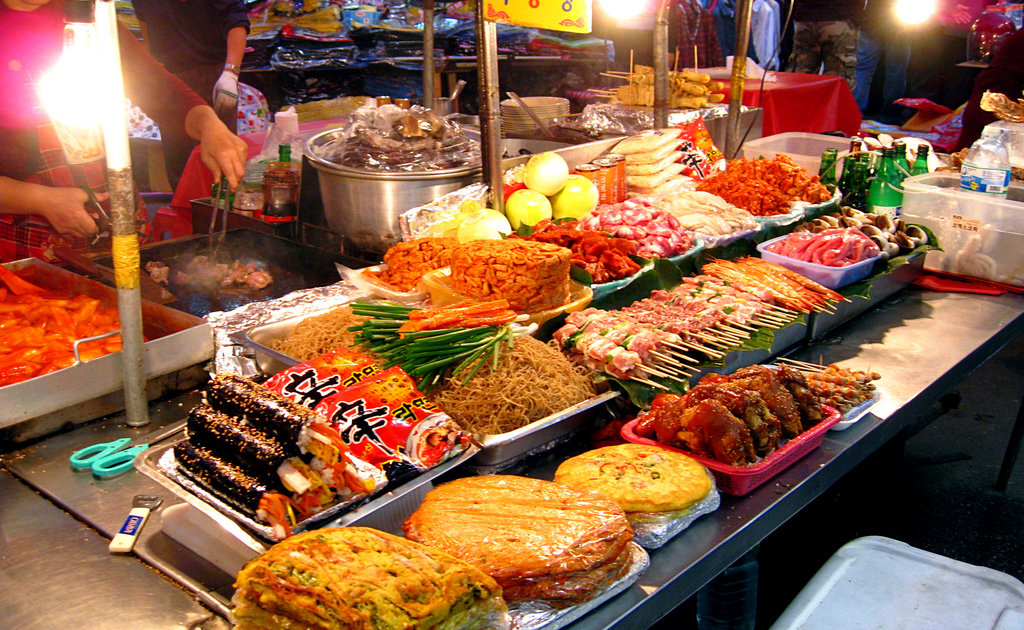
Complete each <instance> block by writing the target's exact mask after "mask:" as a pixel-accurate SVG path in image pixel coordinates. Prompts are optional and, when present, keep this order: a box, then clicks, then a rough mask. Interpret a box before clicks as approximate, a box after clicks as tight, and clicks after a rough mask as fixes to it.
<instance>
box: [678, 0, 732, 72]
mask: <svg viewBox="0 0 1024 630" xmlns="http://www.w3.org/2000/svg"><path fill="white" fill-rule="evenodd" d="M673 10H674V11H676V12H677V15H676V16H673V18H672V19H673V20H674V22H675V23H676V24H678V25H679V30H678V31H677V37H676V55H677V57H678V60H679V61H678V66H679V69H683V68H694V67H700V68H710V67H714V66H721V65H722V64H724V63H725V57H724V56H723V55H722V47H721V46H720V45H719V43H718V32H717V30H716V29H715V19H714V17H713V16H712V14H711V11H709V10H707V9H704V8H703V7H701V5H700V2H698V0H677V2H676V4H675V7H674V8H673ZM694 49H696V53H697V56H696V58H695V57H694Z"/></svg>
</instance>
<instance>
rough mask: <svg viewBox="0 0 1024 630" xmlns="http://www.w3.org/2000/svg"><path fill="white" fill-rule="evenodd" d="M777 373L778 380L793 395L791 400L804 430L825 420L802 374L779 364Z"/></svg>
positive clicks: (815, 397)
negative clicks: (795, 406) (793, 401)
mask: <svg viewBox="0 0 1024 630" xmlns="http://www.w3.org/2000/svg"><path fill="white" fill-rule="evenodd" d="M777 373H778V375H779V380H780V381H782V384H783V385H785V387H786V389H788V390H789V393H790V394H792V395H793V399H794V400H796V404H797V406H798V407H799V408H800V419H801V420H802V421H803V425H804V429H808V428H810V427H813V426H814V425H816V424H818V423H819V422H821V421H822V420H823V419H824V418H825V414H824V413H823V412H822V410H821V400H820V399H819V398H818V396H817V394H815V393H814V392H812V391H811V389H810V388H809V387H808V386H807V379H806V378H805V377H804V375H803V372H801V371H799V370H797V369H794V368H791V367H790V366H788V365H781V364H780V365H779V366H778V370H777Z"/></svg>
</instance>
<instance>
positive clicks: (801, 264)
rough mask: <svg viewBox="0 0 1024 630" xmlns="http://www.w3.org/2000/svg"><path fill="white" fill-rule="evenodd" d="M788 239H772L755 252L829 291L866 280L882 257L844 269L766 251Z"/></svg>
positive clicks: (879, 255) (758, 247)
mask: <svg viewBox="0 0 1024 630" xmlns="http://www.w3.org/2000/svg"><path fill="white" fill-rule="evenodd" d="M788 237H789V235H788V234H786V235H785V236H780V237H778V238H773V239H772V240H770V241H765V242H763V243H759V244H758V245H757V251H758V252H760V254H761V258H763V259H765V260H767V261H768V262H773V263H775V264H777V265H782V266H783V267H785V268H786V269H791V270H793V271H795V272H797V273H798V274H800V275H802V276H805V277H807V278H810V279H811V280H814V281H815V282H817V283H818V284H820V285H821V286H823V287H826V288H829V289H838V288H840V287H845V286H846V285H848V284H853V283H854V282H856V281H858V280H862V279H864V278H867V277H868V276H869V275H871V270H872V268H873V267H874V266H875V261H877V260H878V259H879V258H881V256H882V254H881V252H879V253H878V254H877V255H876V256H872V257H871V258H868V259H866V260H862V261H860V262H859V263H855V264H853V265H848V266H846V267H829V266H827V265H819V264H817V263H812V262H805V261H803V260H797V259H796V258H790V257H789V256H782V255H779V254H776V253H775V252H772V251H769V250H768V246H769V245H771V244H772V243H777V242H779V241H781V240H783V239H785V238H788Z"/></svg>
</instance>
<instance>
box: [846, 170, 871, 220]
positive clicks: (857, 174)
mask: <svg viewBox="0 0 1024 630" xmlns="http://www.w3.org/2000/svg"><path fill="white" fill-rule="evenodd" d="M848 172H849V177H846V174H845V173H844V177H843V178H844V179H845V180H846V188H845V189H844V190H843V192H844V193H845V194H844V196H843V205H844V206H850V207H851V208H856V209H857V210H864V209H865V207H866V206H867V179H868V176H867V172H868V166H867V164H866V163H865V162H862V161H861V160H858V159H856V158H854V160H853V162H852V163H851V164H850V167H849V169H848Z"/></svg>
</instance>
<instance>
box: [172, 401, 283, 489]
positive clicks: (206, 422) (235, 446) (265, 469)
mask: <svg viewBox="0 0 1024 630" xmlns="http://www.w3.org/2000/svg"><path fill="white" fill-rule="evenodd" d="M188 439H189V441H190V442H192V443H193V444H196V445H197V446H202V447H203V448H206V449H208V450H209V451H211V452H212V453H214V454H216V455H218V456H220V457H222V458H224V459H226V460H228V461H230V462H232V463H235V464H239V465H240V466H241V467H242V468H244V469H245V470H246V471H247V472H249V473H251V474H253V475H255V476H257V477H260V478H261V479H263V480H264V481H268V482H270V483H273V481H274V479H275V477H276V470H277V467H278V466H280V465H281V462H283V461H285V460H286V459H288V458H289V457H293V456H296V455H298V454H299V447H298V446H296V445H295V444H294V443H292V442H282V441H281V440H278V439H277V438H276V437H275V436H273V435H270V434H268V433H266V432H264V431H261V430H259V429H257V428H256V427H254V426H252V425H251V424H249V423H248V422H247V421H245V420H243V419H241V418H235V417H231V416H228V415H226V414H223V413H221V412H219V411H217V410H215V409H214V408H212V407H210V406H209V405H203V404H200V405H197V406H196V407H194V408H193V409H192V411H190V412H189V414H188Z"/></svg>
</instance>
